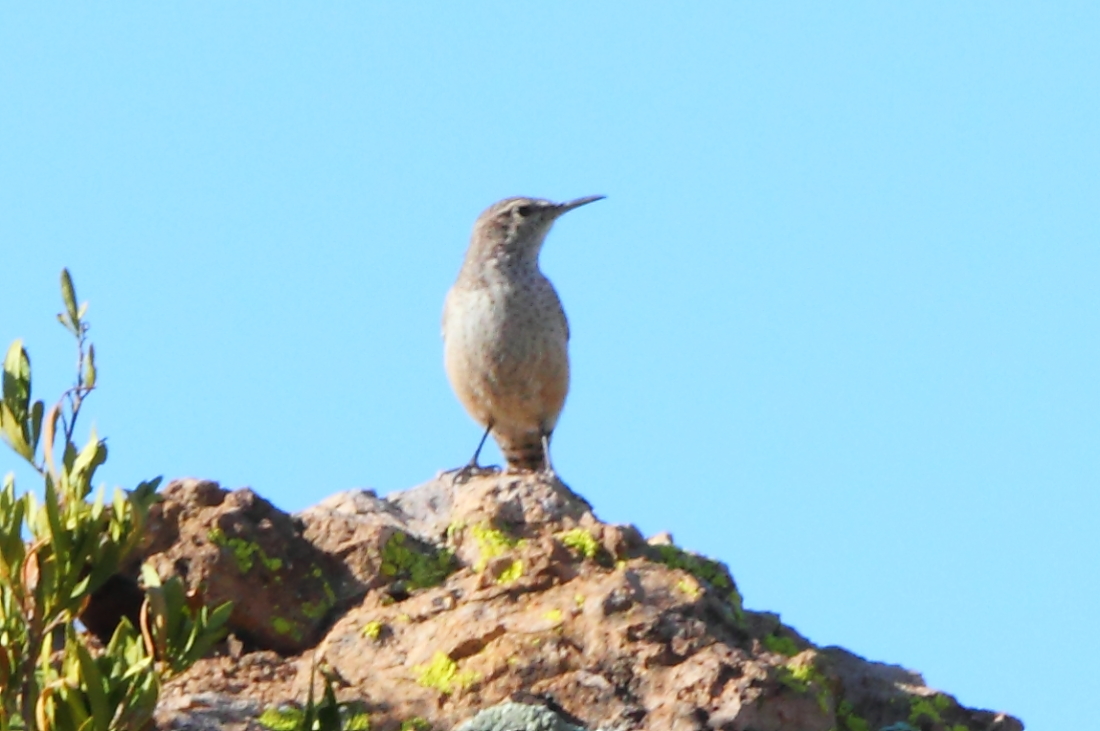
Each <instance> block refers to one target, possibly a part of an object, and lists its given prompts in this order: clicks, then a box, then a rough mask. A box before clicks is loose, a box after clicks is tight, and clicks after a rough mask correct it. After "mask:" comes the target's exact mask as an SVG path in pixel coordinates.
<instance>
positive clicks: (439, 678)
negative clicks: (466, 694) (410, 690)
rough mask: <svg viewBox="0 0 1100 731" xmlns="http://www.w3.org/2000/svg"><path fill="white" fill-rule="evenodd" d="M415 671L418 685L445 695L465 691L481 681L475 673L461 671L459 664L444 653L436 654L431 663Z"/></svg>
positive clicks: (418, 666) (417, 667)
mask: <svg viewBox="0 0 1100 731" xmlns="http://www.w3.org/2000/svg"><path fill="white" fill-rule="evenodd" d="M413 670H414V671H415V672H416V682H417V683H419V684H420V685H422V686H423V687H425V688H434V689H435V690H437V691H439V692H440V693H442V694H443V695H450V694H451V693H453V692H454V691H455V690H465V689H466V688H469V687H470V686H471V685H473V684H474V683H476V682H477V681H478V679H479V676H478V674H477V673H475V672H471V671H465V670H463V671H460V670H459V669H458V663H457V662H455V661H454V660H452V659H451V658H450V657H449V656H448V655H447V654H446V653H443V652H437V653H435V655H433V656H432V660H431V662H429V663H428V664H426V665H417V666H416V667H414V668H413Z"/></svg>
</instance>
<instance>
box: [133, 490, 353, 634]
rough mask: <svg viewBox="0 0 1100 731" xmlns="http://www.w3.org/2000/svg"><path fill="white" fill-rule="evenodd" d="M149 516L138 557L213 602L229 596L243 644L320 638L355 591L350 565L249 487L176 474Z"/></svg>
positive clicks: (235, 627) (233, 626)
mask: <svg viewBox="0 0 1100 731" xmlns="http://www.w3.org/2000/svg"><path fill="white" fill-rule="evenodd" d="M163 497H164V500H163V502H162V503H160V504H159V505H156V506H154V509H153V511H152V515H151V516H150V518H151V519H150V537H149V539H148V541H147V543H146V546H145V548H144V550H143V552H142V555H141V558H142V559H144V560H146V561H148V562H149V563H151V564H152V565H153V566H154V568H156V569H157V572H158V573H159V574H160V575H161V576H162V577H166V576H170V575H172V574H175V575H177V576H179V577H180V578H182V579H183V581H184V583H185V584H186V586H187V587H188V589H190V590H192V591H195V592H197V593H198V594H199V596H201V597H202V599H203V601H204V602H205V603H206V604H208V605H212V606H216V605H219V604H221V603H223V602H226V601H232V602H233V614H232V616H231V617H230V620H229V627H230V629H231V630H232V631H233V633H234V634H236V635H238V636H239V637H241V638H244V639H245V640H246V641H247V642H248V643H249V644H251V645H252V646H254V647H258V648H262V649H271V650H276V651H278V652H281V653H286V654H293V653H297V652H301V651H302V650H305V649H307V648H309V647H311V646H312V645H313V644H315V643H316V641H317V640H318V639H319V637H320V633H321V631H322V630H323V629H324V627H325V626H326V625H327V624H328V623H329V622H330V621H331V617H332V612H333V611H334V610H335V609H336V607H337V606H338V605H339V603H340V602H341V601H343V600H347V599H349V598H350V597H352V596H356V595H361V594H362V588H361V586H360V585H359V584H358V583H357V582H356V581H355V580H354V577H353V575H352V574H351V572H350V571H349V570H348V568H347V567H346V566H345V565H344V564H342V563H341V562H340V561H338V560H336V558H335V557H334V556H331V555H329V554H327V553H325V552H324V551H322V550H320V549H318V548H317V547H315V546H314V545H313V544H312V543H310V542H309V541H308V540H307V539H306V538H305V536H304V535H303V530H302V526H301V524H300V523H297V522H295V521H294V520H293V519H291V517H290V516H289V515H287V514H285V513H283V512H281V511H279V510H277V509H276V508H275V507H274V506H272V505H271V503H269V502H267V501H266V500H264V499H263V498H261V497H260V496H258V495H257V494H256V493H254V492H252V491H251V490H249V489H247V488H246V489H241V490H235V491H233V492H229V491H226V490H223V489H222V488H221V487H220V486H218V484H217V483H214V482H210V481H205V480H176V481H174V482H172V483H170V484H169V485H168V486H167V487H166V488H165V489H164V492H163Z"/></svg>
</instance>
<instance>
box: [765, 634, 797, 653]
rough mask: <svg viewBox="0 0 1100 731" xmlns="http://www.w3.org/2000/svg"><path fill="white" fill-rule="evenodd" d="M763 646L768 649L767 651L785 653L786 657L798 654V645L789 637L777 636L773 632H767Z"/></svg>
mask: <svg viewBox="0 0 1100 731" xmlns="http://www.w3.org/2000/svg"><path fill="white" fill-rule="evenodd" d="M763 642H764V647H766V648H767V649H768V652H774V653H777V654H779V655H786V656H787V657H794V656H795V655H797V654H798V652H799V651H798V645H797V644H795V641H794V640H792V639H791V638H790V637H779V636H778V635H775V634H769V635H767V636H766V637H764V640H763Z"/></svg>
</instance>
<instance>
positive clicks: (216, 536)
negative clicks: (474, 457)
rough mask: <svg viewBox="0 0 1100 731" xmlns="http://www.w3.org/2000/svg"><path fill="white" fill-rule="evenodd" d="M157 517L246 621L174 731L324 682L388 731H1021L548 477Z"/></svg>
mask: <svg viewBox="0 0 1100 731" xmlns="http://www.w3.org/2000/svg"><path fill="white" fill-rule="evenodd" d="M155 517H156V520H154V521H153V525H152V531H151V533H150V536H149V540H148V541H147V546H146V549H145V557H147V558H148V559H149V560H151V561H152V562H153V563H154V565H156V566H157V568H158V570H159V571H160V572H161V573H162V575H163V574H167V573H179V574H180V575H182V576H184V577H185V579H186V580H187V582H188V585H189V586H190V587H192V588H193V589H195V590H196V591H198V592H199V593H202V594H203V595H204V596H205V598H206V600H207V601H209V602H213V603H216V602H220V601H225V600H228V599H231V600H233V601H234V602H236V606H237V609H236V610H235V611H234V614H233V617H232V618H231V620H230V626H231V628H232V633H233V634H232V635H231V636H230V638H229V639H228V640H227V641H226V642H225V643H223V645H222V646H221V647H220V648H218V650H217V652H216V654H215V655H214V656H212V657H209V658H206V659H204V660H202V661H200V662H199V663H198V664H196V665H195V666H194V667H193V668H191V669H190V670H189V671H188V672H186V673H184V674H183V675H182V676H180V677H178V678H175V679H173V680H172V681H170V682H169V683H168V684H167V686H166V688H165V689H164V692H163V694H162V700H161V704H160V706H159V709H158V727H159V728H161V729H242V730H243V729H260V728H263V726H261V725H260V724H259V723H258V721H257V720H256V719H257V717H258V716H259V714H260V713H262V712H263V711H264V710H265V709H272V708H276V707H286V706H287V705H288V704H290V705H292V704H295V703H301V702H302V701H303V700H304V699H305V698H306V695H307V692H308V689H309V685H310V683H311V682H313V683H315V690H316V691H317V692H318V693H319V692H320V686H321V680H322V678H327V679H328V682H329V683H331V685H332V686H333V687H334V688H335V690H336V695H337V698H338V699H339V700H341V701H345V702H356V703H357V704H359V706H360V707H361V708H363V709H365V710H366V711H367V712H369V714H370V727H371V728H372V729H374V730H375V731H391V730H392V731H397V729H401V728H402V726H403V724H404V728H406V729H410V728H418V729H427V728H429V727H430V728H433V729H452V728H462V729H463V731H488V730H489V729H501V730H502V731H503V729H505V728H507V729H508V730H509V731H519V729H528V730H529V731H535V729H548V730H550V729H561V730H562V731H565V730H567V729H621V730H623V731H625V730H627V729H653V730H656V729H661V730H662V731H666V730H671V731H681V730H682V731H688V730H689V729H691V730H695V729H698V730H702V729H727V730H730V731H749V730H750V729H751V730H754V731H830V729H836V730H837V731H878V730H880V729H890V731H962V729H964V728H965V729H969V730H970V731H979V730H984V731H1018V730H1019V729H1022V728H1023V726H1022V724H1021V723H1020V722H1019V721H1018V720H1016V719H1014V718H1012V717H1010V716H1007V715H1004V714H998V713H993V712H989V711H980V710H972V709H968V708H964V707H962V706H960V705H959V704H958V703H957V702H956V701H955V700H954V699H953V698H952V697H951V696H949V695H946V694H944V693H940V692H938V691H935V690H932V689H930V688H928V687H926V686H925V684H924V682H923V680H922V679H921V677H920V676H919V675H918V674H916V673H913V672H910V671H907V670H904V669H902V668H899V667H896V666H891V665H884V664H880V663H873V662H869V661H867V660H864V659H863V658H860V657H858V656H856V655H853V654H852V653H849V652H847V651H845V650H843V649H841V648H836V647H826V648H820V647H816V646H814V645H813V644H812V643H810V642H809V641H808V640H806V639H805V638H803V637H802V636H800V635H799V634H798V633H797V632H796V631H795V630H793V629H792V628H790V627H788V626H785V625H783V624H782V623H781V622H780V621H779V617H778V616H777V615H774V614H768V613H763V612H751V611H746V610H743V609H742V607H741V603H740V596H739V594H738V592H737V589H736V585H735V584H734V582H733V579H732V577H731V576H730V575H729V573H728V571H726V569H725V567H724V566H723V565H721V564H718V563H716V562H713V561H709V560H707V559H704V558H702V557H698V556H695V555H693V554H690V553H687V552H685V551H682V550H680V549H678V548H676V547H675V546H672V545H670V544H669V541H668V539H667V538H665V539H657V540H654V541H653V543H652V544H650V543H647V542H646V541H645V540H643V538H642V537H641V535H640V534H639V533H638V531H637V530H636V529H635V528H633V527H632V526H615V525H608V524H605V523H601V522H600V521H599V520H597V519H596V517H595V516H594V515H593V513H592V511H591V508H590V507H589V505H588V504H587V503H586V502H585V501H584V500H583V499H582V498H580V497H578V496H577V495H575V494H574V493H572V492H571V491H570V490H569V489H568V488H567V487H566V486H565V485H563V484H562V483H561V482H558V481H556V480H553V479H548V478H545V477H542V476H538V475H529V476H514V475H502V474H489V475H481V476H478V477H474V478H473V479H471V480H470V481H468V482H466V483H464V484H457V485H456V484H455V483H454V481H453V479H452V478H451V477H450V476H447V475H444V476H440V477H437V478H436V479H434V480H432V481H430V482H428V483H426V484H424V485H421V486H419V487H416V488H413V489H411V490H408V491H406V492H403V493H399V494H396V495H392V496H390V497H388V498H386V499H379V498H378V497H376V496H375V495H374V494H373V493H370V492H365V491H354V492H348V493H341V494H340V495H336V496H333V497H331V498H329V499H327V500H325V501H323V502H322V503H320V504H318V505H317V506H314V507H313V508H310V509H308V510H306V511H304V512H303V513H301V514H299V515H297V516H294V517H291V516H287V515H285V514H282V513H280V512H279V511H277V510H275V509H274V508H273V507H272V506H271V505H270V504H268V503H267V502H266V501H263V500H262V499H261V498H259V497H257V496H256V495H255V494H254V493H252V492H251V491H250V490H238V491H235V492H226V491H224V490H222V489H221V488H220V487H218V486H217V485H216V484H215V483H211V482H206V481H199V480H183V481H177V482H174V483H172V484H171V485H169V486H168V488H167V489H166V490H165V501H164V503H163V504H162V505H161V506H160V507H159V509H158V511H157V514H156V516H155ZM104 601H105V604H104V606H108V604H107V603H106V599H105V600H104ZM93 609H94V607H93ZM108 624H109V623H108ZM288 628H289V629H288ZM318 697H319V696H318ZM516 719H527V720H522V721H517V720H516ZM517 723H519V724H520V725H518V726H517V725H516V724H517Z"/></svg>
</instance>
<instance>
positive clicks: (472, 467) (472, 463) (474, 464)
mask: <svg viewBox="0 0 1100 731" xmlns="http://www.w3.org/2000/svg"><path fill="white" fill-rule="evenodd" d="M492 430H493V424H492V422H489V426H487V427H485V433H484V434H482V435H481V441H480V442H478V443H477V449H475V450H474V456H473V457H470V461H469V463H468V464H467V465H466V467H465V469H468V470H480V469H481V465H479V464H478V463H477V458H478V456H479V455H480V454H481V448H482V447H484V446H485V440H486V439H488V438H489V432H491V431H492Z"/></svg>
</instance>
